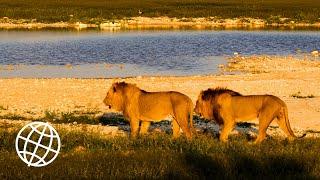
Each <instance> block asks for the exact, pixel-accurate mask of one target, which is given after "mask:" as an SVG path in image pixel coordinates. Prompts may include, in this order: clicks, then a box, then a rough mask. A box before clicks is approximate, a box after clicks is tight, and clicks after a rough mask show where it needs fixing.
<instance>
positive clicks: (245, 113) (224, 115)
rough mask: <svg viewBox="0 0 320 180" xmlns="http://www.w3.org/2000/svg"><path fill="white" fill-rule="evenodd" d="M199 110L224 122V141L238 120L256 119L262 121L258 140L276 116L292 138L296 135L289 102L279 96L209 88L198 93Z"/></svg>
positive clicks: (197, 104)
mask: <svg viewBox="0 0 320 180" xmlns="http://www.w3.org/2000/svg"><path fill="white" fill-rule="evenodd" d="M195 112H196V113H197V114H200V115H201V116H203V117H204V118H206V119H214V120H215V121H216V122H217V123H218V124H220V125H223V128H222V131H221V134H220V137H219V138H220V140H221V141H224V142H225V141H227V140H228V135H229V133H230V132H231V131H232V130H233V129H234V126H235V124H236V122H241V121H245V120H254V119H258V120H259V134H258V137H257V139H256V140H255V143H260V142H262V141H263V140H264V139H265V137H266V131H267V128H268V126H269V125H270V123H271V122H272V121H273V120H274V119H277V122H278V124H279V126H280V128H281V129H282V130H283V131H284V132H285V134H286V135H287V136H288V139H289V140H293V139H295V138H296V136H295V135H294V133H293V131H292V129H291V127H290V123H289V119H288V108H287V106H286V104H285V102H283V101H282V100H281V99H280V98H278V97H276V96H272V95H249V96H243V95H241V94H240V93H238V92H235V91H232V90H229V89H225V88H215V89H208V90H206V91H202V92H201V93H200V95H199V96H198V100H197V102H196V107H195Z"/></svg>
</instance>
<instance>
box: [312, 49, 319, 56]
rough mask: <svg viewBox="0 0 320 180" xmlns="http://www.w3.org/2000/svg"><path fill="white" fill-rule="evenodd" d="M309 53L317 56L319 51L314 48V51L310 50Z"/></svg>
mask: <svg viewBox="0 0 320 180" xmlns="http://www.w3.org/2000/svg"><path fill="white" fill-rule="evenodd" d="M311 55H312V56H319V51H316V50H315V51H312V52H311Z"/></svg>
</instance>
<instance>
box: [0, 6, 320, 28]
mask: <svg viewBox="0 0 320 180" xmlns="http://www.w3.org/2000/svg"><path fill="white" fill-rule="evenodd" d="M136 16H145V17H159V16H168V17H177V18H182V17H186V18H189V17H218V18H222V19H224V18H242V17H250V18H258V19H264V20H267V22H275V23H279V22H280V21H281V18H289V19H286V20H285V21H284V22H286V21H288V22H290V21H296V22H307V23H313V22H318V21H319V18H320V3H319V1H318V0H304V1H301V0H283V1H278V0H264V1H261V0H245V1H238V0H223V1H220V0H182V1H181V0H179V1H178V0H138V1H136V0H117V1H105V0H91V1H87V0H68V1H58V0H46V1H40V0H0V18H2V17H8V18H10V19H29V20H32V21H33V22H46V23H52V22H60V21H64V22H76V21H81V22H85V23H99V22H102V21H104V20H114V19H122V18H130V17H136ZM281 22H283V21H281Z"/></svg>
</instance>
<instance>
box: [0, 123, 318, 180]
mask: <svg viewBox="0 0 320 180" xmlns="http://www.w3.org/2000/svg"><path fill="white" fill-rule="evenodd" d="M18 130H19V128H18V127H16V128H15V129H14V130H12V129H10V130H9V129H6V127H0V169H1V170H0V178H1V179H40V178H41V179H70V178H72V177H73V178H74V177H77V178H80V179H81V178H85V179H100V178H103V179H105V178H107V179H109V178H129V179H130V178H146V179H150V178H179V179H181V178H182V179H186V178H187V179H191V178H197V179H198V178H202V179H203V178H219V179H235V178H237V179H255V178H261V177H263V178H266V179H267V178H272V179H274V178H277V179H282V178H285V179H292V178H294V179H301V178H302V179H309V178H319V177H320V158H319V157H318V154H319V153H318V151H319V148H320V140H319V139H301V140H297V141H294V142H287V141H285V140H278V139H268V140H266V141H265V142H263V143H262V144H261V145H250V144H248V142H247V139H246V137H245V136H232V137H231V141H230V142H229V143H221V142H219V141H218V140H217V138H214V137H211V136H206V135H199V136H198V137H196V138H194V139H193V140H192V141H190V142H189V141H187V140H186V139H185V138H179V139H177V140H173V139H172V138H171V136H170V135H165V134H164V135H159V134H153V135H150V136H148V137H140V138H138V139H136V140H130V139H128V138H127V137H116V138H109V139H106V138H101V137H99V136H97V135H95V134H92V133H89V132H85V130H83V132H82V131H81V132H76V131H74V132H70V131H65V130H63V129H57V131H58V132H59V135H60V137H61V141H62V149H61V152H60V154H59V156H58V158H57V159H56V160H55V161H54V162H53V163H52V164H50V165H48V166H46V167H43V168H30V167H28V166H27V165H26V164H25V163H24V162H22V161H21V160H20V159H19V157H18V156H17V154H16V152H15V147H14V142H15V137H16V135H17V133H18Z"/></svg>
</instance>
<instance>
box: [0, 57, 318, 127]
mask: <svg viewBox="0 0 320 180" xmlns="http://www.w3.org/2000/svg"><path fill="white" fill-rule="evenodd" d="M221 68H222V69H223V71H224V72H227V71H231V73H233V72H235V71H242V73H234V74H233V75H232V74H226V75H211V76H188V77H135V78H127V79H0V89H1V91H0V114H1V115H6V114H18V115H22V116H25V117H41V116H44V112H45V111H59V112H73V111H100V112H109V110H107V109H106V107H105V106H104V105H103V103H102V100H103V98H104V96H105V94H106V91H107V90H108V88H109V87H110V85H111V84H112V83H113V82H115V81H126V82H129V83H136V84H137V85H138V86H139V87H141V88H142V89H145V90H147V91H169V90H172V91H180V92H182V93H185V94H187V95H188V96H190V97H191V98H192V100H193V101H196V98H197V96H198V94H199V92H200V91H201V90H204V89H207V88H211V87H217V86H221V87H227V88H230V89H233V90H235V91H238V92H240V93H242V94H245V95H247V94H272V95H276V96H279V97H280V98H281V99H283V100H284V101H285V102H286V103H287V105H288V109H289V119H290V122H291V126H292V127H294V128H296V129H303V130H320V91H319V87H320V62H319V61H318V60H312V57H309V59H305V60H300V59H295V58H292V57H270V56H251V57H242V56H236V57H233V58H231V59H230V62H229V63H228V67H222V66H221ZM222 74H223V73H222ZM294 94H298V95H300V96H308V95H312V96H315V97H313V98H295V97H292V95H294Z"/></svg>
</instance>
